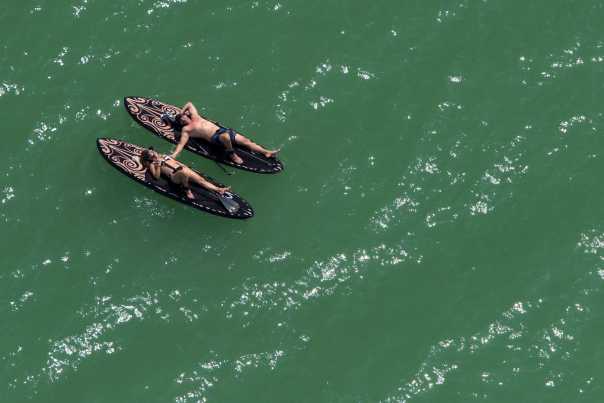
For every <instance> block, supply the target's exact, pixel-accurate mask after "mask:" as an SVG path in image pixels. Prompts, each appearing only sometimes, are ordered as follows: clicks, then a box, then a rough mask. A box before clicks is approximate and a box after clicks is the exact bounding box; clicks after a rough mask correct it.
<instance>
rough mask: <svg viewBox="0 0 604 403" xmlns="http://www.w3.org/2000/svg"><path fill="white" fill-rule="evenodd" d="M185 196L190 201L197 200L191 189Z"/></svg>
mask: <svg viewBox="0 0 604 403" xmlns="http://www.w3.org/2000/svg"><path fill="white" fill-rule="evenodd" d="M185 195H186V196H187V199H189V200H193V199H194V198H195V195H194V194H193V192H191V189H187V191H186V193H185Z"/></svg>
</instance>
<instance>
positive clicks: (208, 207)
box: [97, 138, 254, 219]
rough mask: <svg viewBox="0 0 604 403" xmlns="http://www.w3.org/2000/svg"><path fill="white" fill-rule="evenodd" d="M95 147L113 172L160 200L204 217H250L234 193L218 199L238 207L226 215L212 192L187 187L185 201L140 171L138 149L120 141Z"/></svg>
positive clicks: (104, 141) (170, 185)
mask: <svg viewBox="0 0 604 403" xmlns="http://www.w3.org/2000/svg"><path fill="white" fill-rule="evenodd" d="M97 147H98V149H99V151H100V153H101V155H102V156H103V157H105V159H106V160H107V162H109V163H110V164H111V165H113V166H114V167H115V168H117V169H118V170H119V171H120V172H122V173H123V174H125V175H127V176H129V177H130V178H132V179H134V180H135V181H137V182H139V183H142V184H143V185H145V186H147V187H149V188H151V189H153V190H155V191H156V192H158V193H161V194H163V195H164V196H168V197H171V198H172V199H175V200H177V201H179V202H181V203H184V204H187V205H189V206H191V207H194V208H196V209H198V210H201V211H205V212H206V213H210V214H215V215H219V216H222V217H226V218H240V219H244V218H251V217H253V216H254V210H253V209H252V206H250V205H249V203H248V202H246V201H245V200H244V199H242V198H241V197H239V196H238V195H236V194H235V193H231V192H225V194H224V195H223V196H222V197H224V198H228V199H229V200H230V202H229V204H233V203H232V202H235V203H237V204H238V205H239V209H238V210H237V211H234V212H229V210H227V209H226V208H225V206H224V203H223V202H221V201H220V198H219V196H218V195H217V194H216V193H214V192H211V191H209V190H207V189H203V188H201V187H199V186H197V185H195V184H193V183H191V192H193V194H194V196H195V198H194V199H189V198H187V197H186V196H185V194H184V192H183V191H182V190H181V189H180V188H179V187H178V186H177V185H174V184H173V183H172V182H170V181H169V180H167V179H166V178H164V177H163V176H162V177H160V178H159V180H156V179H155V178H154V177H153V176H152V175H151V173H150V172H148V169H146V168H144V167H143V165H142V163H141V161H140V155H141V153H142V152H143V150H144V148H142V147H139V146H137V145H134V144H130V143H126V142H124V141H121V140H114V139H105V138H99V139H97ZM197 173H199V172H197ZM200 175H201V174H200ZM202 176H203V177H204V178H205V179H206V180H208V181H210V182H212V183H213V184H215V185H216V186H219V187H224V185H222V184H220V183H218V182H216V181H214V180H213V179H212V178H210V177H208V176H205V175H202Z"/></svg>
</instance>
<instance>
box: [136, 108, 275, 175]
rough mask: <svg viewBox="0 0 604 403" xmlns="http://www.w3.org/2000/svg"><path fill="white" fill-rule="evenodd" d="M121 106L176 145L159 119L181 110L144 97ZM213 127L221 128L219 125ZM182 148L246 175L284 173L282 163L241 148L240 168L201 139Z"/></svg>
mask: <svg viewBox="0 0 604 403" xmlns="http://www.w3.org/2000/svg"><path fill="white" fill-rule="evenodd" d="M124 106H125V107H126V110H127V111H128V113H130V116H132V118H133V119H134V120H136V122H138V124H140V125H141V126H143V127H145V128H146V129H149V130H150V131H151V132H153V133H154V134H156V135H158V136H159V137H161V138H163V139H165V140H168V141H169V142H171V143H174V144H177V143H178V132H177V130H176V129H175V128H174V127H172V125H171V124H170V123H169V122H165V121H164V120H162V115H163V114H166V113H167V114H170V115H172V116H174V115H176V114H178V113H180V111H181V110H180V108H178V107H176V106H174V105H170V104H166V103H163V102H161V101H158V100H156V99H152V98H145V97H126V98H124ZM214 123H215V124H217V125H220V124H219V123H218V122H214ZM185 148H186V149H187V150H189V151H191V152H194V153H195V154H199V155H201V156H202V157H206V158H209V159H212V160H214V161H217V162H219V163H221V164H225V165H230V166H232V167H235V168H239V169H244V170H246V171H251V172H256V173H261V174H274V173H277V172H280V171H282V170H283V163H282V162H281V161H279V160H278V159H277V158H266V157H265V156H264V155H262V154H259V153H257V152H254V151H251V150H249V149H247V148H242V147H240V146H238V145H236V144H235V145H234V148H235V152H236V153H237V155H239V156H240V157H241V159H242V160H243V163H241V164H235V163H234V162H233V161H231V160H230V159H229V158H228V157H227V156H226V154H225V152H224V149H223V148H222V147H219V146H216V145H214V144H211V143H209V142H207V141H205V140H202V139H189V141H188V143H187V145H186V147H185Z"/></svg>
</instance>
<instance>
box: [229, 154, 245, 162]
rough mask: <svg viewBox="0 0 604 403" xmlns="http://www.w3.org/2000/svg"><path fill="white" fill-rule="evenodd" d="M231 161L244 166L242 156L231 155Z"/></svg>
mask: <svg viewBox="0 0 604 403" xmlns="http://www.w3.org/2000/svg"><path fill="white" fill-rule="evenodd" d="M231 161H233V162H234V163H235V164H237V165H239V164H243V160H242V159H241V157H240V156H238V155H237V153H232V154H231Z"/></svg>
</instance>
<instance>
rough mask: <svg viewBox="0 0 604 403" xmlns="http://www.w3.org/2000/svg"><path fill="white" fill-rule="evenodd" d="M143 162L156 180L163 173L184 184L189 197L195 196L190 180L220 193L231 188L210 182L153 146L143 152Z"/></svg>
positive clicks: (173, 180)
mask: <svg viewBox="0 0 604 403" xmlns="http://www.w3.org/2000/svg"><path fill="white" fill-rule="evenodd" d="M141 163H142V164H143V167H145V168H148V169H149V172H151V175H153V177H154V178H155V179H156V180H158V179H159V177H160V176H161V175H162V174H163V175H164V177H166V178H169V179H170V180H171V181H172V182H173V183H175V184H177V185H180V186H182V188H183V189H184V190H185V194H186V196H187V198H189V199H194V198H195V196H194V195H193V193H192V192H191V188H190V186H189V182H193V183H196V184H197V185H199V186H201V187H203V188H204V189H207V190H211V191H214V192H217V193H219V194H223V193H224V192H227V191H229V190H230V189H231V188H230V187H226V188H221V187H218V186H216V185H214V184H212V183H210V182H208V181H207V180H206V179H205V178H203V177H202V176H201V175H199V174H198V173H197V172H195V171H193V170H192V169H191V168H189V167H187V166H186V165H184V164H182V163H180V162H178V161H176V160H175V159H174V158H173V157H171V156H169V155H162V154H159V153H157V152H155V151H154V150H153V148H148V149H146V150H144V151H143V153H142V154H141Z"/></svg>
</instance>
